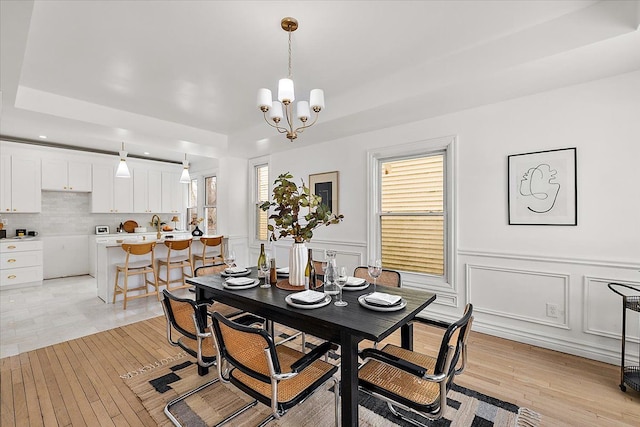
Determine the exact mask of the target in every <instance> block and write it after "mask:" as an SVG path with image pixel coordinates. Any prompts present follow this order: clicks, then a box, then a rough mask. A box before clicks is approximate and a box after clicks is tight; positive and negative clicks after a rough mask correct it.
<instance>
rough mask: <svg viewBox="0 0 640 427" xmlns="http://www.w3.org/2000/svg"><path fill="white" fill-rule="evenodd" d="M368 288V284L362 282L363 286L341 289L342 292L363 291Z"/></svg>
mask: <svg viewBox="0 0 640 427" xmlns="http://www.w3.org/2000/svg"><path fill="white" fill-rule="evenodd" d="M368 287H369V284H368V283H367V282H364V285H359V286H344V287H343V288H342V290H343V291H347V292H349V291H362V290H364V289H367V288H368Z"/></svg>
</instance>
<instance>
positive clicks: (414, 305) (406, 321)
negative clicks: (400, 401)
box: [187, 268, 436, 426]
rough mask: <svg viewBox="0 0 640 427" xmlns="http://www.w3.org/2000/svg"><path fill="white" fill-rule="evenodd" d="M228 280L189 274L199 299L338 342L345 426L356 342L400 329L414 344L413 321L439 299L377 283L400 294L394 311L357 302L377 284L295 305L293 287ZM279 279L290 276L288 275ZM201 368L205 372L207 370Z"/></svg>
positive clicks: (353, 413) (352, 417) (353, 388)
mask: <svg viewBox="0 0 640 427" xmlns="http://www.w3.org/2000/svg"><path fill="white" fill-rule="evenodd" d="M246 277H248V278H253V279H256V280H257V269H256V268H251V269H250V272H249V273H248V274H247V275H246ZM225 280H226V278H225V277H223V276H222V275H221V274H213V275H207V276H202V277H194V278H189V279H187V283H189V284H191V285H193V286H195V291H196V299H197V300H198V301H212V300H213V301H218V302H221V303H223V304H227V305H230V306H233V307H236V308H238V309H241V310H244V311H246V312H249V313H253V314H255V315H257V316H260V317H263V318H265V319H267V320H268V321H270V322H275V323H279V324H281V325H284V326H287V327H289V328H292V329H296V330H299V331H302V332H305V333H307V334H310V335H313V336H315V337H318V338H321V339H324V340H327V341H330V342H332V343H335V344H338V345H339V346H340V359H341V360H340V376H341V378H340V379H341V398H342V399H341V419H342V425H343V426H357V425H358V365H359V363H358V344H359V343H360V342H361V341H362V340H371V341H374V342H377V341H380V340H383V339H384V338H386V337H387V336H389V335H390V334H391V333H393V332H394V331H396V330H398V329H400V330H401V345H402V347H403V348H407V349H412V348H413V330H412V324H411V321H412V320H413V319H414V318H415V317H416V315H417V314H418V313H420V312H421V311H422V310H424V309H425V308H426V307H427V306H428V305H429V304H431V303H432V302H433V301H434V300H435V299H436V295H435V294H434V293H432V292H428V291H423V290H416V289H407V288H392V287H386V286H380V285H378V287H377V291H378V292H384V293H386V294H392V295H398V296H400V297H402V299H403V303H402V305H403V308H401V309H398V310H394V311H382V310H384V309H382V310H380V309H377V308H376V307H373V308H365V307H364V306H363V305H361V304H360V303H359V297H362V296H363V295H365V294H367V293H371V292H372V287H373V285H370V286H369V287H368V288H367V289H362V290H359V291H344V292H343V299H344V301H346V302H347V303H348V305H347V306H344V307H338V306H336V305H334V301H335V298H337V296H334V297H333V300H332V301H331V302H330V303H329V304H327V305H325V306H323V307H319V308H297V307H293V306H292V305H290V304H289V303H288V302H287V301H286V300H285V298H286V297H287V296H288V295H291V294H292V293H293V292H296V291H295V290H288V289H282V288H281V287H278V285H277V284H272V285H271V287H270V288H262V287H260V286H259V285H257V284H256V285H255V286H253V287H244V288H245V289H229V288H227V287H225V285H224V283H225ZM279 280H280V281H286V278H279ZM280 283H282V282H280ZM283 287H286V286H283ZM303 289H304V288H302V287H301V288H300V290H303ZM319 290H320V291H322V289H319ZM298 307H303V306H301V305H298ZM310 307H311V306H310ZM199 372H201V374H205V373H206V370H204V369H201V370H199Z"/></svg>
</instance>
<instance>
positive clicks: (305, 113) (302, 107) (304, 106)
mask: <svg viewBox="0 0 640 427" xmlns="http://www.w3.org/2000/svg"><path fill="white" fill-rule="evenodd" d="M296 110H297V112H298V118H299V119H300V120H301V121H303V122H306V121H307V120H308V119H309V116H310V115H311V112H310V111H309V103H308V102H307V101H299V102H298V108H296Z"/></svg>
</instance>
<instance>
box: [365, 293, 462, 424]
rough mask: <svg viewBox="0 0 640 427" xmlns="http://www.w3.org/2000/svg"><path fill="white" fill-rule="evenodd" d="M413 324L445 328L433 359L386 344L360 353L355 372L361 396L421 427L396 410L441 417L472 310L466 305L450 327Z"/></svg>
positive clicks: (459, 366)
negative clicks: (363, 394) (384, 404)
mask: <svg viewBox="0 0 640 427" xmlns="http://www.w3.org/2000/svg"><path fill="white" fill-rule="evenodd" d="M416 320H417V321H424V322H425V323H427V324H431V325H433V326H437V327H446V330H445V332H444V334H443V337H442V342H441V344H440V349H439V351H438V355H437V357H431V356H427V355H425V354H421V353H418V352H414V351H411V350H406V349H403V348H400V347H398V346H395V345H393V344H387V345H386V346H385V347H384V348H383V349H382V350H377V349H374V348H368V349H364V350H363V351H362V352H361V353H360V356H361V357H362V359H363V360H364V362H363V364H362V365H361V366H360V368H359V370H358V385H359V389H360V390H361V391H363V392H364V393H366V394H369V395H372V396H375V397H377V398H379V399H381V400H384V401H386V402H387V404H388V406H389V409H390V410H391V412H393V413H394V414H395V415H396V416H398V417H400V418H402V419H404V420H405V421H407V422H409V423H410V424H414V425H417V426H424V424H422V423H420V422H419V421H416V420H414V419H412V418H408V417H405V416H404V415H403V414H402V413H400V412H399V411H398V410H397V408H401V409H403V410H406V411H409V412H415V413H417V414H419V415H422V416H424V417H425V418H427V419H439V418H441V417H442V415H443V414H444V410H445V408H446V406H447V392H448V390H449V388H450V387H451V384H452V383H453V380H454V377H455V376H457V375H460V374H461V373H462V372H463V371H464V369H465V366H466V361H467V337H468V335H469V332H470V331H471V324H472V323H473V306H472V305H471V304H467V306H466V308H465V312H464V315H463V316H462V318H460V319H459V320H458V321H456V322H453V323H450V324H448V323H445V322H439V321H431V320H429V319H424V320H419V319H417V318H416Z"/></svg>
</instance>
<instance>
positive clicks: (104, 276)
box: [95, 232, 202, 304]
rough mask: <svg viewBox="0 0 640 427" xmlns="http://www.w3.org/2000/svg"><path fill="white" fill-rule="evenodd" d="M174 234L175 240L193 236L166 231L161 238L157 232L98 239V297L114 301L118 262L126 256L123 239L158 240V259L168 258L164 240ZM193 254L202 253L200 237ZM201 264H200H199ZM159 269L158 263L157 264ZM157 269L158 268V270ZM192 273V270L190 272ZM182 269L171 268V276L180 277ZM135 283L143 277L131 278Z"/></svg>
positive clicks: (192, 249) (96, 258)
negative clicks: (157, 235)
mask: <svg viewBox="0 0 640 427" xmlns="http://www.w3.org/2000/svg"><path fill="white" fill-rule="evenodd" d="M168 235H170V236H173V240H181V239H186V238H191V237H192V236H191V234H189V233H187V232H170V233H164V234H163V235H162V237H161V238H160V239H156V233H144V234H140V235H139V234H137V233H136V234H126V235H120V236H116V237H119V238H117V239H114V238H111V236H110V237H109V238H105V239H99V240H97V241H96V244H95V247H96V257H95V263H96V269H95V278H96V282H97V284H98V297H99V298H100V299H102V300H103V301H104V302H106V303H107V304H111V302H112V301H113V285H114V281H115V277H116V264H121V263H124V261H125V258H126V255H127V254H126V253H125V252H124V251H123V250H122V247H121V245H122V242H119V240H122V241H123V242H124V243H135V242H139V243H142V242H143V241H149V240H156V242H157V244H156V247H155V258H156V260H157V259H159V258H166V257H167V252H168V248H167V247H166V246H165V245H164V241H165V240H166V239H167V236H168ZM191 252H192V254H201V253H202V243H200V239H199V238H195V239H194V242H193V244H192V245H191ZM199 265H200V264H198V266H199ZM156 269H157V264H156ZM156 271H157V270H156ZM189 273H190V272H189ZM164 275H165V269H164V267H163V268H162V277H164ZM180 277H181V276H180V270H179V269H173V270H171V275H170V278H171V279H172V280H173V279H179V278H180ZM130 280H131V281H132V282H133V283H132V285H131V287H134V286H135V285H136V284H137V283H138V282H139V281H140V280H142V278H141V277H133V278H131V279H130ZM116 301H122V295H118V296H117V297H116Z"/></svg>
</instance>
